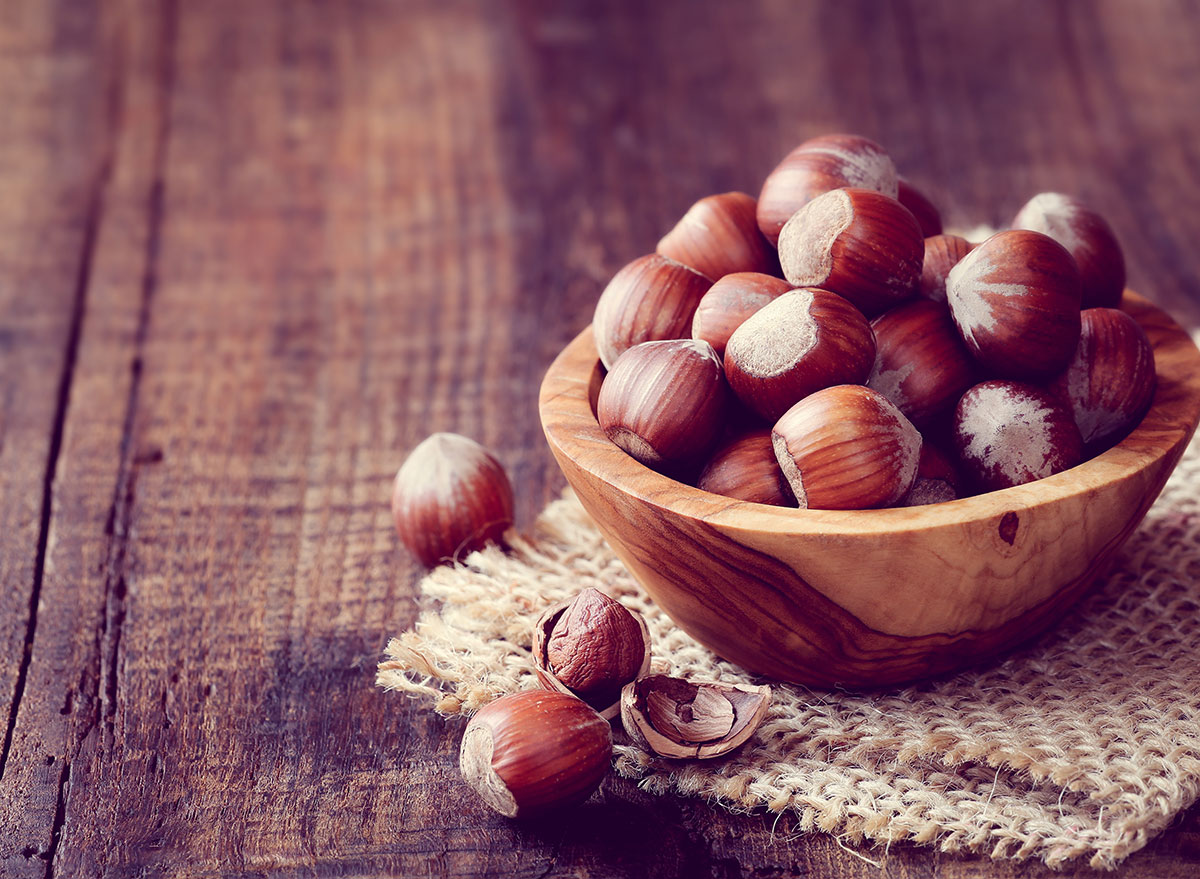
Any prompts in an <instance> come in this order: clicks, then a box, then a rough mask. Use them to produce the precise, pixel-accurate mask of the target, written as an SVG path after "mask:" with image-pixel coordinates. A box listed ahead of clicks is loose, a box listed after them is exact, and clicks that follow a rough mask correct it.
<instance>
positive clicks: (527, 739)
mask: <svg viewBox="0 0 1200 879" xmlns="http://www.w3.org/2000/svg"><path fill="white" fill-rule="evenodd" d="M458 765H459V771H460V772H461V773H462V776H463V779H464V780H466V782H467V783H468V784H469V785H470V786H471V787H472V788H474V789H475V791H476V792H477V793H478V794H479V795H480V796H481V797H483V800H484V802H485V803H487V804H488V805H489V806H491V807H492V808H493V809H495V810H496V811H497V812H499V813H500V814H501V815H504V816H506V817H508V818H524V817H526V816H527V815H534V814H537V813H540V812H545V811H546V810H548V809H551V808H554V807H560V806H569V805H573V804H575V803H580V802H583V801H584V800H586V799H587V798H588V797H589V796H591V794H592V793H593V792H594V791H595V790H596V788H598V787H599V786H600V782H601V781H603V780H604V776H605V775H607V774H608V771H609V767H610V766H611V765H612V728H611V727H610V726H609V724H608V721H607V720H605V719H604V718H602V717H601V716H600V715H599V714H598V713H597V712H596V710H595V709H594V708H592V707H591V706H589V705H587V704H586V703H585V702H583V701H582V700H581V699H577V698H576V697H574V696H571V695H569V694H567V693H559V692H556V691H549V690H524V691H522V692H520V693H511V694H509V695H507V696H501V697H500V698H499V699H497V700H496V701H494V702H491V703H489V704H488V705H485V706H484V707H483V708H481V709H479V711H478V712H476V714H475V716H474V717H472V718H471V720H470V722H469V723H468V724H467V728H466V730H465V731H464V732H463V738H462V745H461V747H460V748H459V759H458Z"/></svg>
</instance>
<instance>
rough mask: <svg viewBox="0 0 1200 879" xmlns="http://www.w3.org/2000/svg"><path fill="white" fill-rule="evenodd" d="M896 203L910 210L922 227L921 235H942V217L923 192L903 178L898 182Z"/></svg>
mask: <svg viewBox="0 0 1200 879" xmlns="http://www.w3.org/2000/svg"><path fill="white" fill-rule="evenodd" d="M897 184H898V185H897V188H896V201H898V202H900V204H902V205H904V206H905V207H906V208H908V209H909V210H910V211H911V212H912V215H913V216H914V217H916V219H917V225H919V226H920V227H921V235H922V236H923V237H925V238H929V237H931V236H933V235H941V234H942V215H941V214H940V213H939V212H938V209H937V207H936V206H935V205H934V203H933V202H931V201H930V200H929V199H928V198H927V197H926V195H925V193H923V192H922V191H921V190H919V189H917V187H915V186H913V185H912V184H911V183H909V182H908V181H907V180H905V179H904V178H903V177H901V178H899V180H898V181H897Z"/></svg>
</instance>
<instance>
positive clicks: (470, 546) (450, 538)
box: [392, 433, 513, 567]
mask: <svg viewBox="0 0 1200 879" xmlns="http://www.w3.org/2000/svg"><path fill="white" fill-rule="evenodd" d="M392 521H393V522H394V523H395V526H396V533H397V534H398V535H399V536H400V540H401V541H402V542H403V543H404V545H405V546H406V547H408V549H409V550H410V551H411V552H412V554H413V555H415V556H416V557H417V558H418V559H420V561H421V562H422V563H423V564H424V565H426V566H427V567H432V566H434V565H436V564H437V563H438V562H441V561H445V560H452V559H456V558H459V557H461V556H463V555H466V554H467V553H468V552H471V551H472V550H476V549H479V548H481V547H482V546H484V544H486V543H488V542H489V541H493V542H494V541H499V540H500V539H501V537H502V536H503V535H504V532H505V531H506V530H508V529H509V528H510V527H511V526H512V522H513V491H512V485H511V484H510V483H509V481H508V474H506V473H505V471H504V467H503V466H502V465H501V464H500V462H499V461H497V460H496V459H495V458H494V457H492V455H491V454H490V453H489V452H488V451H487V449H485V448H484V447H483V446H481V445H480V444H479V443H477V442H475V441H474V440H473V439H469V438H467V437H465V436H460V435H458V434H455V433H435V434H433V436H430V437H428V438H427V439H425V440H423V441H422V442H421V443H420V444H419V445H418V446H417V447H416V448H415V449H413V450H412V452H410V453H409V456H408V458H406V459H405V461H404V464H403V465H402V466H401V467H400V470H399V472H397V473H396V479H395V482H394V483H393V484H392Z"/></svg>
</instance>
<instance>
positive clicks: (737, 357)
mask: <svg viewBox="0 0 1200 879" xmlns="http://www.w3.org/2000/svg"><path fill="white" fill-rule="evenodd" d="M874 362H875V337H874V335H873V334H872V333H871V326H870V324H868V323H867V319H866V318H865V317H864V316H863V314H862V312H861V311H859V310H858V309H857V308H855V307H854V306H853V305H851V304H850V302H848V301H847V300H846V299H844V298H843V297H841V296H839V295H837V294H836V293H831V292H829V291H828V290H821V289H819V288H815V287H807V288H802V289H799V290H792V291H789V292H787V293H784V294H783V295H782V296H779V297H777V298H776V299H775V300H774V301H772V302H769V303H767V304H766V305H764V306H763V307H762V308H761V309H759V310H758V311H757V312H755V313H754V314H752V315H751V316H750V317H748V318H747V319H746V320H745V322H743V323H742V325H741V326H739V327H738V328H737V329H736V330H734V331H733V335H731V336H730V337H729V342H728V343H727V344H726V346H725V375H726V378H727V379H728V381H729V386H730V388H732V389H733V392H734V393H735V394H737V396H738V399H739V400H741V401H742V402H743V403H744V404H746V406H748V407H749V408H750V409H752V410H754V411H755V412H757V413H758V414H759V415H761V416H762V417H763V418H765V419H766V420H767V421H768V422H772V423H773V422H774V421H776V420H777V419H778V418H779V416H780V415H782V414H783V413H784V412H786V411H787V410H788V409H789V408H791V406H792V405H793V404H794V403H795V402H796V401H798V400H800V399H802V398H804V397H806V396H808V395H809V394H811V393H812V392H813V391H817V390H820V389H821V388H827V387H830V386H831V385H837V384H850V383H854V382H861V381H863V380H864V379H866V377H867V375H868V374H869V373H870V371H871V365H872V364H873V363H874Z"/></svg>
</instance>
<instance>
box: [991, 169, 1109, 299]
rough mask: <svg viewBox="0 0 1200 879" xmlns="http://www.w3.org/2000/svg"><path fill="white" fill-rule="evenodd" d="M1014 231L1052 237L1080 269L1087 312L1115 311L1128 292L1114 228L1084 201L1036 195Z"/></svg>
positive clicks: (1021, 212) (1052, 194)
mask: <svg viewBox="0 0 1200 879" xmlns="http://www.w3.org/2000/svg"><path fill="white" fill-rule="evenodd" d="M1012 224H1013V228H1014V229H1032V230H1033V231H1035V232H1041V233H1043V234H1044V235H1049V236H1050V237H1051V238H1053V239H1054V240H1055V241H1057V242H1058V243H1059V244H1061V245H1062V246H1063V247H1065V248H1066V249H1067V252H1068V253H1070V254H1071V256H1072V257H1074V258H1075V263H1076V264H1077V265H1078V266H1079V274H1080V277H1081V279H1082V284H1083V307H1084V308H1097V307H1105V308H1116V307H1117V305H1118V304H1120V302H1121V293H1122V292H1123V291H1124V290H1125V255H1124V254H1123V253H1122V252H1121V245H1120V243H1119V242H1118V241H1117V236H1116V235H1115V234H1113V230H1112V227H1111V226H1109V225H1108V222H1107V221H1106V220H1105V219H1104V218H1103V217H1102V216H1100V215H1099V214H1098V213H1096V212H1095V211H1093V210H1091V209H1090V208H1088V207H1087V206H1086V205H1084V204H1083V203H1082V202H1081V201H1079V200H1078V199H1076V198H1072V197H1071V196H1069V195H1063V194H1062V193H1058V192H1043V193H1041V194H1039V195H1035V196H1034V197H1033V198H1031V199H1030V200H1029V201H1028V202H1026V203H1025V205H1024V206H1023V207H1022V208H1021V210H1019V211H1018V212H1017V216H1016V217H1015V218H1014V219H1013V223H1012Z"/></svg>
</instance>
